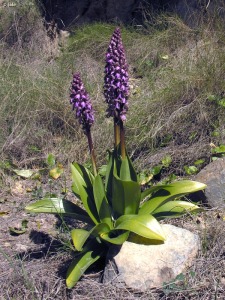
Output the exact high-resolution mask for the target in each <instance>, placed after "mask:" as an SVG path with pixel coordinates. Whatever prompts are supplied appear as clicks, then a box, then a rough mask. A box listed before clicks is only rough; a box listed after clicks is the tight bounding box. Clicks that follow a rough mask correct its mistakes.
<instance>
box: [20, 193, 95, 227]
mask: <svg viewBox="0 0 225 300" xmlns="http://www.w3.org/2000/svg"><path fill="white" fill-rule="evenodd" d="M25 209H26V210H27V211H29V212H31V213H49V214H59V215H62V216H68V217H72V218H75V219H77V220H79V221H82V222H86V223H89V224H93V222H92V220H91V219H90V217H89V215H88V214H87V213H86V211H84V210H83V209H82V208H80V207H79V206H78V205H76V204H74V203H73V202H70V201H68V200H65V199H60V198H45V199H42V200H38V201H37V202H35V203H32V204H29V205H28V206H26V208H25Z"/></svg>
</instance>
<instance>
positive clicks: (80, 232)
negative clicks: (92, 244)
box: [71, 223, 110, 251]
mask: <svg viewBox="0 0 225 300" xmlns="http://www.w3.org/2000/svg"><path fill="white" fill-rule="evenodd" d="M109 231H110V228H109V226H108V225H107V224H106V223H100V224H98V225H96V226H95V227H93V228H92V229H91V230H90V231H87V230H84V229H80V228H78V229H73V230H72V231H71V237H72V240H73V244H74V247H75V248H76V249H77V251H82V250H83V245H84V243H85V242H86V241H87V239H88V238H89V237H90V235H92V236H94V237H97V236H100V235H101V234H103V233H107V232H109Z"/></svg>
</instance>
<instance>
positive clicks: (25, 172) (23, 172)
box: [13, 170, 34, 178]
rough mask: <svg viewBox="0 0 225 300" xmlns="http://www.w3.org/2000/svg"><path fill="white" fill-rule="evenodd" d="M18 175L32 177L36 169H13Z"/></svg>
mask: <svg viewBox="0 0 225 300" xmlns="http://www.w3.org/2000/svg"><path fill="white" fill-rule="evenodd" d="M13 171H14V172H15V173H16V174H17V175H18V176H20V177H23V178H30V177H31V176H32V175H33V174H34V171H32V170H13Z"/></svg>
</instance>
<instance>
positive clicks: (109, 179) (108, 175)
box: [105, 151, 114, 205]
mask: <svg viewBox="0 0 225 300" xmlns="http://www.w3.org/2000/svg"><path fill="white" fill-rule="evenodd" d="M108 154H109V161H108V164H107V168H106V175H105V190H106V197H107V199H108V201H109V204H110V205H112V181H113V180H112V178H113V169H114V156H113V153H112V152H111V151H108Z"/></svg>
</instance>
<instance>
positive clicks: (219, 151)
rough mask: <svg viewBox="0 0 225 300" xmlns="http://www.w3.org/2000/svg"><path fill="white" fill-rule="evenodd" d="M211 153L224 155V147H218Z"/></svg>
mask: <svg viewBox="0 0 225 300" xmlns="http://www.w3.org/2000/svg"><path fill="white" fill-rule="evenodd" d="M212 153H218V154H219V153H225V145H220V146H218V147H215V148H213V149H212Z"/></svg>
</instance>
